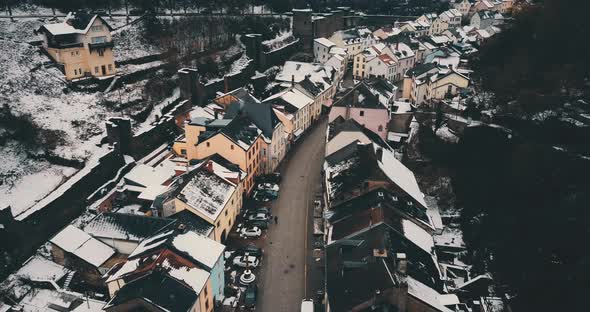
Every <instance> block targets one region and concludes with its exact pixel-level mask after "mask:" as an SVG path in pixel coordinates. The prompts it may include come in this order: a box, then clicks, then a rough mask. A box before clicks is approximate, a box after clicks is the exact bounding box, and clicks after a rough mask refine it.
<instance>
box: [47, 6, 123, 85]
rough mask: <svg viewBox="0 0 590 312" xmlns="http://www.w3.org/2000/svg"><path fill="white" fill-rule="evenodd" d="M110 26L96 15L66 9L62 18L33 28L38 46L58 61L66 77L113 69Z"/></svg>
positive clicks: (101, 73) (104, 73)
mask: <svg viewBox="0 0 590 312" xmlns="http://www.w3.org/2000/svg"><path fill="white" fill-rule="evenodd" d="M111 30H112V28H111V26H110V25H109V24H108V23H107V22H106V21H105V20H104V19H103V18H101V17H100V16H98V15H94V16H91V15H87V14H83V13H76V14H73V13H70V14H68V16H67V17H66V19H65V21H64V22H62V23H56V24H45V25H43V26H41V28H39V29H38V30H37V32H39V33H41V35H42V36H43V42H42V47H43V49H44V50H45V51H46V52H47V54H49V55H50V56H51V58H52V59H53V60H54V61H55V62H56V63H58V64H59V66H60V68H61V70H62V71H63V73H64V75H65V78H66V80H74V79H79V78H85V77H108V76H113V75H115V74H116V73H117V69H116V66H115V59H114V56H113V47H114V43H113V40H112V37H111Z"/></svg>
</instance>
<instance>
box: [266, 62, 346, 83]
mask: <svg viewBox="0 0 590 312" xmlns="http://www.w3.org/2000/svg"><path fill="white" fill-rule="evenodd" d="M334 71H335V70H334V68H333V67H332V66H329V65H322V64H319V63H305V62H294V61H287V62H285V64H284V65H283V68H282V69H281V71H280V72H279V73H278V74H277V76H276V77H275V80H277V81H278V82H280V83H281V85H282V86H283V87H290V86H291V82H292V80H294V82H295V83H297V82H300V81H301V80H303V79H305V77H306V76H309V79H310V80H311V81H313V82H315V83H321V84H322V85H324V87H323V89H327V88H329V87H330V85H331V84H332V82H333V81H332V79H333V76H334Z"/></svg>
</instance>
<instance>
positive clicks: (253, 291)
mask: <svg viewBox="0 0 590 312" xmlns="http://www.w3.org/2000/svg"><path fill="white" fill-rule="evenodd" d="M257 297H258V286H256V285H250V286H248V288H246V292H245V293H244V306H245V307H246V308H252V307H254V306H255V305H256V298H257Z"/></svg>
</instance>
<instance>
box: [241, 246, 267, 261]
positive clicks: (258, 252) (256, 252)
mask: <svg viewBox="0 0 590 312" xmlns="http://www.w3.org/2000/svg"><path fill="white" fill-rule="evenodd" d="M236 253H237V254H240V255H243V254H245V253H248V254H250V255H252V256H256V257H258V258H260V257H262V254H263V251H262V249H261V248H258V247H256V245H252V244H249V245H246V246H244V247H242V248H240V249H238V250H236Z"/></svg>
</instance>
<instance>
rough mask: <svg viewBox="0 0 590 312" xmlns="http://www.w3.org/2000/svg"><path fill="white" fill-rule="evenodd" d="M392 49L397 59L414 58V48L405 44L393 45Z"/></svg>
mask: <svg viewBox="0 0 590 312" xmlns="http://www.w3.org/2000/svg"><path fill="white" fill-rule="evenodd" d="M390 48H391V51H392V52H393V54H394V55H395V56H396V57H397V58H406V57H414V51H412V48H410V47H409V46H408V45H407V44H405V43H403V42H399V43H396V44H392V45H391V46H390Z"/></svg>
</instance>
